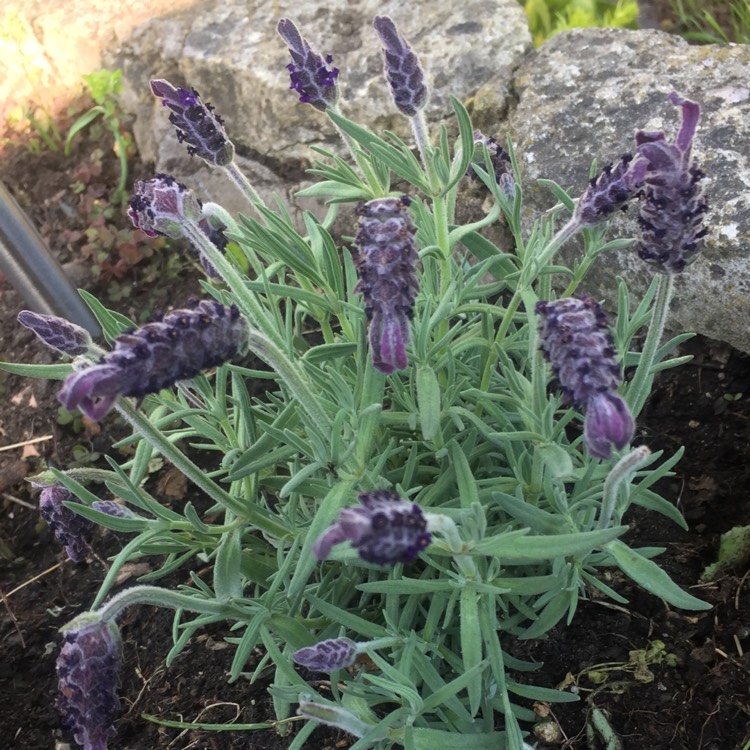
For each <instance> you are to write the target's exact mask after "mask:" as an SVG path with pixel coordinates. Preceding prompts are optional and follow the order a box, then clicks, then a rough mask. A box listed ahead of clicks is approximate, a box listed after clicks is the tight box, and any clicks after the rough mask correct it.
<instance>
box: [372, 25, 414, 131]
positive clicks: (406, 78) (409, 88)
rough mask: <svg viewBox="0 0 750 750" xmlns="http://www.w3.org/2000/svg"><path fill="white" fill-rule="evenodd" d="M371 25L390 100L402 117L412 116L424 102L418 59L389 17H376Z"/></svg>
mask: <svg viewBox="0 0 750 750" xmlns="http://www.w3.org/2000/svg"><path fill="white" fill-rule="evenodd" d="M372 25H373V26H374V27H375V31H377V32H378V36H379V37H380V42H381V44H382V45H383V61H384V71H385V77H386V78H387V79H388V83H390V85H391V92H392V94H393V101H394V102H395V104H396V107H397V108H398V110H399V111H400V112H401V113H402V114H405V115H406V116H407V117H415V116H416V115H417V113H418V112H419V110H420V109H422V108H423V107H424V105H425V104H426V103H427V84H426V83H425V76H424V71H423V70H422V66H421V65H420V64H419V58H418V57H417V56H416V55H415V54H414V52H413V51H412V48H411V47H410V46H409V44H408V42H407V41H406V40H405V39H404V38H403V37H402V36H401V34H399V33H398V29H397V28H396V24H395V23H393V19H391V18H390V17H389V16H376V17H375V20H374V21H373V23H372Z"/></svg>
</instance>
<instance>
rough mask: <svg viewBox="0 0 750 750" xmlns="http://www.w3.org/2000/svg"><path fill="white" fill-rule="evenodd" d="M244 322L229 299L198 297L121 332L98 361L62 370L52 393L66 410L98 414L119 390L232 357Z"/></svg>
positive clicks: (161, 382) (154, 385)
mask: <svg viewBox="0 0 750 750" xmlns="http://www.w3.org/2000/svg"><path fill="white" fill-rule="evenodd" d="M245 333H246V324H245V321H244V319H243V318H242V317H241V316H240V313H239V310H238V309H237V308H236V307H235V306H234V305H233V306H232V307H225V306H224V305H221V304H219V303H218V302H216V301H214V300H203V301H202V302H199V303H197V304H196V305H195V307H193V308H191V309H186V310H173V311H172V312H170V313H167V314H166V315H165V316H164V317H163V318H162V319H161V320H158V321H154V322H152V323H147V324H146V325H145V326H143V327H142V328H139V329H137V330H135V331H132V332H128V333H123V334H121V335H120V336H118V337H117V338H116V339H115V341H114V349H113V350H112V351H110V352H108V353H107V354H105V355H104V356H103V357H102V358H101V360H100V361H99V363H98V364H95V365H91V366H90V367H87V368H86V369H84V370H80V371H79V372H74V373H73V374H72V375H68V377H67V378H66V379H65V383H64V384H63V388H62V390H61V391H60V393H59V394H58V396H57V397H58V399H59V401H60V402H61V403H62V405H63V406H64V407H65V408H66V409H69V410H73V409H80V410H81V411H82V412H83V413H84V414H85V415H86V416H87V417H89V419H93V420H99V419H102V417H104V416H105V414H107V412H108V411H109V410H110V408H111V407H112V406H113V404H114V402H115V401H116V400H117V399H118V398H119V397H120V396H135V397H136V398H141V397H143V396H145V395H147V394H149V393H157V392H158V391H160V390H161V389H162V388H169V387H170V386H172V385H174V383H176V382H177V381H178V380H185V379H187V378H192V377H194V376H196V375H198V373H200V372H201V371H202V370H206V369H208V368H210V367H215V366H216V365H220V364H222V363H224V362H227V361H228V360H230V359H232V357H234V356H235V355H236V354H237V353H238V352H240V351H242V350H243V349H244V344H245Z"/></svg>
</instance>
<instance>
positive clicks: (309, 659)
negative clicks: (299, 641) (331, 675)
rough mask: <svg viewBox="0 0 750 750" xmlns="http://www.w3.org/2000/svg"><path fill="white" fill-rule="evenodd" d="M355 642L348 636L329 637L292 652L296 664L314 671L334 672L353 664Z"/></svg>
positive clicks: (355, 648) (355, 652)
mask: <svg viewBox="0 0 750 750" xmlns="http://www.w3.org/2000/svg"><path fill="white" fill-rule="evenodd" d="M356 658H357V644H356V643H355V642H354V641H352V640H349V638H330V639H329V640H327V641H320V643H316V644H315V645H314V646H309V647H308V648H301V649H299V650H297V651H295V652H294V653H293V654H292V659H294V661H295V662H297V664H301V665H302V666H303V667H307V668H308V669H312V670H314V671H315V672H335V671H336V670H337V669H344V668H345V667H349V666H351V665H352V664H354V660H355V659H356Z"/></svg>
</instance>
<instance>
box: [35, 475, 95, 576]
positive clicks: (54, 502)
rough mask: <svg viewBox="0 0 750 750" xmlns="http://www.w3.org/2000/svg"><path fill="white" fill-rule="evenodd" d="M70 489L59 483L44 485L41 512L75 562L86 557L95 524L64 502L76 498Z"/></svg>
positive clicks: (40, 497) (40, 504) (41, 496)
mask: <svg viewBox="0 0 750 750" xmlns="http://www.w3.org/2000/svg"><path fill="white" fill-rule="evenodd" d="M74 499H75V498H74V497H73V494H72V493H71V492H70V490H68V489H66V488H65V487H63V485H61V484H59V483H57V484H52V485H49V486H47V487H44V489H43V490H42V494H41V495H40V496H39V513H40V514H41V516H42V518H43V519H44V520H45V521H46V522H47V524H48V525H49V527H50V529H52V532H53V533H54V535H55V539H57V541H58V542H59V543H60V544H61V545H62V546H63V547H65V551H66V552H67V553H68V557H69V558H70V559H71V560H72V561H73V562H81V560H84V559H85V558H86V555H87V554H88V551H89V550H90V547H89V539H90V538H91V534H92V532H93V529H94V526H93V524H92V523H91V521H89V520H88V519H87V518H84V517H83V516H79V515H78V513H76V512H75V511H72V510H70V508H66V507H65V505H64V503H66V502H68V501H69V500H74Z"/></svg>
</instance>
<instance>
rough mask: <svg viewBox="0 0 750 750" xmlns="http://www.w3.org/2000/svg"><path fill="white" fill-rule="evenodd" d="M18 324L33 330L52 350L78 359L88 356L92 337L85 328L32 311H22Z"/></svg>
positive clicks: (53, 316) (19, 314)
mask: <svg viewBox="0 0 750 750" xmlns="http://www.w3.org/2000/svg"><path fill="white" fill-rule="evenodd" d="M18 322H19V323H20V324H21V325H22V326H26V328H29V329H30V330H32V331H33V332H34V333H35V334H36V336H37V338H38V339H39V340H40V341H41V342H42V343H43V344H46V345H47V346H48V347H50V349H55V350H56V351H58V352H60V353H61V354H68V355H69V356H71V357H76V356H78V355H79V354H86V352H87V351H89V347H90V346H91V336H89V333H88V331H87V330H85V329H84V328H81V326H77V325H76V324H75V323H71V322H70V321H69V320H65V318H58V317H57V316H56V315H41V314H39V313H35V312H31V310H21V312H20V313H18Z"/></svg>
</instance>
